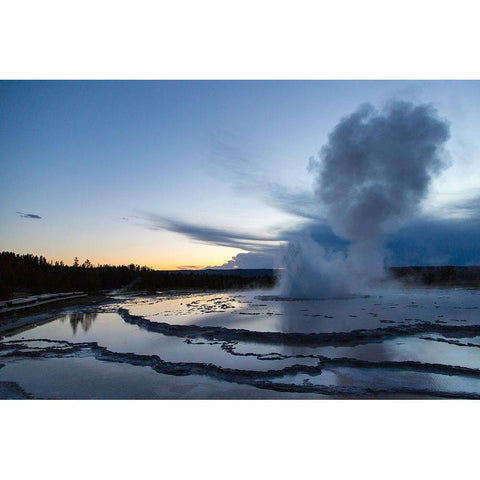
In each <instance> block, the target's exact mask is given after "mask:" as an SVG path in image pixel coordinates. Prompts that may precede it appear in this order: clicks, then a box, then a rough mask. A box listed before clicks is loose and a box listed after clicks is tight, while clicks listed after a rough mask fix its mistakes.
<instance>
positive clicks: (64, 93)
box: [0, 81, 480, 269]
mask: <svg viewBox="0 0 480 480" xmlns="http://www.w3.org/2000/svg"><path fill="white" fill-rule="evenodd" d="M392 99H400V100H407V101H411V102H414V103H425V102H426V103H432V104H433V106H434V107H435V108H436V110H437V111H438V115H439V116H440V117H442V118H444V119H447V120H448V122H449V123H450V134H451V136H450V139H449V141H448V142H447V145H446V150H447V152H446V156H447V157H448V158H447V160H448V163H449V165H450V166H449V168H447V169H446V170H445V171H444V172H443V173H442V174H441V175H440V176H439V177H438V178H437V179H435V180H434V181H433V183H432V187H431V189H430V193H429V195H428V197H427V198H426V200H425V201H424V203H423V204H422V208H421V210H420V211H419V212H418V215H417V217H416V218H414V219H411V221H410V222H409V223H408V224H407V225H405V228H404V229H403V230H402V231H401V232H400V233H399V235H397V236H396V237H395V238H391V239H390V240H389V242H390V245H391V250H392V254H391V263H392V264H408V263H427V264H436V263H456V264H458V263H462V264H471V263H479V262H480V255H479V254H478V252H477V247H476V245H478V241H479V240H480V237H479V235H478V233H479V232H480V228H479V226H478V219H479V216H478V212H479V210H480V187H479V185H480V156H479V154H480V137H479V135H478V132H479V131H480V82H477V81H465V82H458V81H408V82H407V81H121V82H112V81H99V82H97V81H93V82H92V81H44V82H36V81H2V82H0V112H1V113H0V168H1V172H2V174H1V176H0V205H1V207H0V224H1V226H2V227H1V231H0V249H1V250H3V251H13V252H16V253H33V254H37V255H44V256H46V257H47V258H48V259H52V260H63V261H64V262H66V263H68V264H71V263H72V262H73V258H74V257H75V256H77V257H78V258H79V259H80V260H81V261H83V260H84V259H86V258H88V259H90V261H92V262H93V263H94V264H98V263H101V264H103V263H111V264H122V263H123V264H127V263H132V262H133V263H136V264H141V265H148V266H151V267H155V268H160V269H175V268H203V267H206V266H224V267H269V266H273V265H278V259H279V256H280V255H281V249H279V248H278V247H279V246H280V245H283V244H284V243H285V242H286V241H287V240H288V239H289V237H290V235H292V234H293V233H294V232H298V231H308V230H309V229H310V231H311V232H313V233H312V235H313V236H315V234H317V236H318V235H320V236H322V235H326V236H324V237H322V238H324V240H325V241H333V242H335V241H337V240H338V239H332V238H331V237H329V233H328V231H327V230H323V231H322V232H323V233H322V232H320V233H318V230H319V228H320V227H321V228H323V226H322V225H323V224H322V222H321V219H322V205H321V204H320V203H319V202H317V201H316V200H315V197H314V195H313V189H312V185H313V180H314V179H313V177H312V173H311V172H309V169H308V164H309V158H310V157H312V156H314V157H315V156H317V154H318V152H319V150H320V149H321V147H322V145H323V144H325V142H326V140H327V136H328V134H329V132H330V131H331V130H332V129H333V128H334V127H335V125H336V124H337V123H338V121H339V120H340V119H341V118H342V117H343V116H345V115H348V114H350V113H351V112H352V111H354V110H355V109H356V108H357V107H358V106H359V105H361V104H362V103H365V102H369V103H371V104H373V105H375V106H377V107H381V106H382V105H383V104H384V103H385V102H388V101H390V100H392ZM37 217H41V218H37ZM426 225H428V228H426V227H425V226H426ZM321 228H320V229H321ZM315 232H316V233H315ZM426 232H427V233H430V234H431V237H428V235H427V237H428V238H427V237H425V235H426ZM327 237H328V238H327ZM452 239H453V240H452ZM412 242H413V243H412ZM452 242H453V243H452ZM412 245H414V246H413V247H412ZM415 245H417V247H415ZM415 248H417V251H418V252H420V253H418V255H417V256H414V257H408V256H405V252H407V250H415ZM410 253H411V252H410ZM239 254H240V255H239ZM237 255H238V256H237ZM402 255H403V256H402ZM232 259H233V260H232Z"/></svg>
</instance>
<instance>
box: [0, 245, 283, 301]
mask: <svg viewBox="0 0 480 480" xmlns="http://www.w3.org/2000/svg"><path fill="white" fill-rule="evenodd" d="M244 272H245V273H244V274H242V272H241V271H238V270H225V271H223V270H211V271H208V270H201V271H198V270H197V271H161V270H153V269H151V268H148V267H145V266H143V267H141V266H140V265H134V264H130V265H120V266H112V265H98V266H93V265H92V264H91V262H90V261H89V260H85V262H83V263H80V262H79V260H78V259H77V258H75V260H74V261H73V264H72V265H65V264H64V263H63V262H52V261H47V259H46V258H45V257H43V256H35V255H30V254H27V255H18V254H15V253H13V252H1V253H0V300H8V299H10V298H12V296H13V293H14V292H19V291H23V292H25V293H28V294H32V295H35V294H40V293H60V292H71V291H83V292H87V293H95V292H99V291H102V290H112V289H116V288H121V287H128V288H130V289H138V290H147V291H152V292H153V291H156V290H168V289H207V290H226V289H240V288H254V287H271V286H273V285H274V283H275V279H274V275H273V271H272V270H265V269H262V270H251V271H244Z"/></svg>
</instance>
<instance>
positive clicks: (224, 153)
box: [210, 132, 324, 220]
mask: <svg viewBox="0 0 480 480" xmlns="http://www.w3.org/2000/svg"><path fill="white" fill-rule="evenodd" d="M238 142H239V139H238V138H237V137H236V136H235V135H233V134H228V133H226V132H223V133H222V135H221V136H220V137H218V136H217V137H213V138H212V139H211V143H210V145H211V151H212V158H213V160H214V161H215V162H216V163H215V164H216V166H217V167H220V168H221V170H222V171H223V174H224V175H226V176H227V180H228V181H229V182H231V183H232V184H233V186H234V188H236V189H237V190H239V191H241V192H242V193H245V192H248V194H249V195H252V194H253V195H256V196H257V197H259V199H260V200H262V201H263V202H264V203H265V204H267V205H269V206H271V207H274V208H276V209H277V210H280V211H282V212H285V213H288V214H289V215H293V216H296V217H300V218H302V219H309V220H322V219H323V218H324V214H323V212H322V206H321V204H320V203H319V202H318V199H316V198H315V195H314V193H313V190H312V189H303V188H293V187H289V186H286V185H283V184H281V183H279V182H277V181H275V180H274V179H275V173H274V172H273V171H272V170H271V169H267V168H265V167H262V166H261V165H260V163H259V162H258V161H257V160H258V157H259V154H258V153H257V152H256V151H255V148H253V147H251V146H249V145H248V142H245V141H243V142H242V147H240V146H238ZM305 167H306V168H307V165H306V166H305Z"/></svg>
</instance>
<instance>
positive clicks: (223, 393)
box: [0, 289, 480, 399]
mask: <svg viewBox="0 0 480 480" xmlns="http://www.w3.org/2000/svg"><path fill="white" fill-rule="evenodd" d="M479 311H480V294H479V293H478V292H477V291H475V290H462V289H451V290H443V289H442V290H440V289H438V290H435V289H428V290H427V289H423V290H405V291H400V292H392V291H390V292H388V291H385V292H380V293H377V294H376V295H371V296H356V297H350V298H337V299H323V300H287V299H282V298H279V297H275V296H273V295H272V294H271V292H260V291H256V292H248V293H245V292H241V293H235V292H231V293H227V294H218V293H216V294H188V295H172V294H165V295H157V296H150V297H144V296H138V297H126V296H125V297H118V299H117V303H115V304H113V305H108V306H105V307H101V308H99V309H96V310H92V309H89V308H86V309H85V310H83V311H82V310H79V311H73V310H72V311H71V312H70V313H66V314H64V315H62V316H60V317H58V318H57V319H55V320H52V321H51V322H49V323H46V324H43V325H39V326H36V327H32V328H31V329H29V330H27V331H23V332H21V333H19V334H16V335H12V336H9V337H5V338H4V339H3V340H2V341H1V343H0V356H1V358H0V364H1V365H3V366H2V367H1V368H0V382H15V383H16V384H17V385H18V386H19V387H20V388H21V389H23V390H24V391H25V392H27V393H28V394H29V395H31V396H33V397H34V398H139V399H140V398H179V399H180V398H477V397H478V398H480V318H479Z"/></svg>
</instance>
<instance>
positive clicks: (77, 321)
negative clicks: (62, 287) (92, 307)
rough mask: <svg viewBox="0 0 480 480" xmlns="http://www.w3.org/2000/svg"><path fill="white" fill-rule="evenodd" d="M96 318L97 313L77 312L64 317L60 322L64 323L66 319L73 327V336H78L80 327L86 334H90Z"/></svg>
mask: <svg viewBox="0 0 480 480" xmlns="http://www.w3.org/2000/svg"><path fill="white" fill-rule="evenodd" d="M96 318H97V313H96V312H75V313H70V314H68V315H65V316H64V317H62V318H60V320H61V321H62V322H64V321H65V320H66V319H68V320H69V322H70V325H71V327H72V332H73V335H76V333H77V330H78V326H79V325H80V326H81V327H82V330H83V331H84V332H88V330H90V328H91V326H92V324H93V322H94V321H95V320H96Z"/></svg>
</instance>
